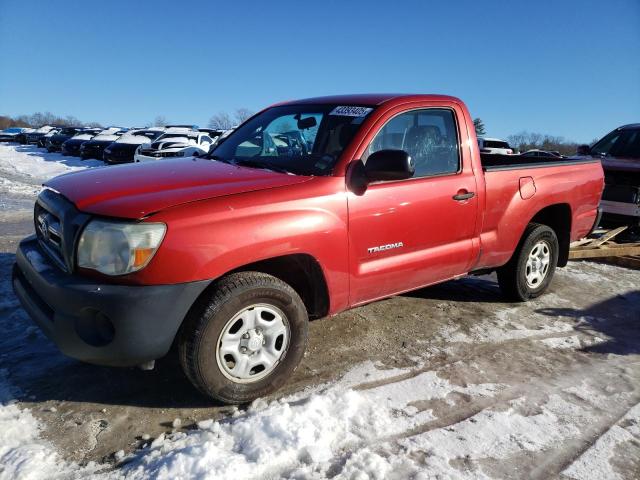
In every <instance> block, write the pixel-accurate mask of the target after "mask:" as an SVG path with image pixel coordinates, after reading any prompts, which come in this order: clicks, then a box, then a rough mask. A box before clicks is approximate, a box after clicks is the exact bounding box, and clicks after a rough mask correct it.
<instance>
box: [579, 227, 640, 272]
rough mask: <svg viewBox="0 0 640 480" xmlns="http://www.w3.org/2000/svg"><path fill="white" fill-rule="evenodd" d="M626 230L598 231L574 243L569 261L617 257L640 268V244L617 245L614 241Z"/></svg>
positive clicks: (619, 228) (622, 228)
mask: <svg viewBox="0 0 640 480" xmlns="http://www.w3.org/2000/svg"><path fill="white" fill-rule="evenodd" d="M626 229H627V227H618V228H616V229H613V230H596V231H595V232H593V234H592V235H591V236H590V237H589V238H584V239H582V240H579V241H577V242H573V243H572V244H571V248H570V249H569V259H570V260H579V259H585V258H608V257H615V258H618V259H622V258H624V259H626V260H624V263H626V264H628V265H629V266H632V265H633V266H634V268H635V267H638V266H640V242H627V243H616V242H615V241H614V239H615V237H616V236H618V235H619V234H621V233H622V232H624V231H625V230H626ZM636 261H637V262H638V264H636ZM616 263H617V262H616Z"/></svg>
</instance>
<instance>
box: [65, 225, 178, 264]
mask: <svg viewBox="0 0 640 480" xmlns="http://www.w3.org/2000/svg"><path fill="white" fill-rule="evenodd" d="M166 230H167V226H166V225H165V224H164V223H124V222H108V221H103V220H93V221H91V222H90V223H89V224H88V225H87V226H86V227H85V229H84V231H83V232H82V235H81V236H80V241H79V242H78V266H79V267H82V268H91V269H93V270H97V271H99V272H101V273H104V274H106V275H125V274H127V273H131V272H136V271H138V270H140V269H142V268H144V267H146V266H147V264H148V263H149V262H150V261H151V259H152V258H153V255H154V254H155V253H156V250H157V249H158V247H159V246H160V243H161V242H162V238H163V237H164V234H165V232H166Z"/></svg>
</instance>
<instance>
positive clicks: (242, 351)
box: [216, 303, 291, 383]
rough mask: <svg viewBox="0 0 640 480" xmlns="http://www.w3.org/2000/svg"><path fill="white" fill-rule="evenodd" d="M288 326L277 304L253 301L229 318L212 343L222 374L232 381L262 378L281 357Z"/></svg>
mask: <svg viewBox="0 0 640 480" xmlns="http://www.w3.org/2000/svg"><path fill="white" fill-rule="evenodd" d="M290 338H291V330H290V328H289V322H288V320H287V317H286V315H285V314H284V313H283V312H282V310H280V309H279V308H277V307H275V306H273V305H267V304H263V303H260V304H255V305H250V306H248V307H245V308H243V309H242V310H240V311H239V312H238V313H236V314H235V315H234V316H233V317H232V318H231V320H229V321H228V322H227V323H226V325H225V326H224V328H223V329H222V332H221V333H220V336H219V338H218V343H217V344H216V360H217V362H218V367H219V368H220V371H221V372H222V374H223V375H224V376H225V377H227V378H228V379H229V380H231V381H233V382H236V383H253V382H257V381H258V380H261V379H263V378H265V377H266V376H267V375H269V374H270V373H271V372H273V370H274V369H275V368H276V367H277V366H278V364H279V363H280V362H281V361H282V359H283V358H284V356H285V354H286V352H287V349H288V348H289V341H290Z"/></svg>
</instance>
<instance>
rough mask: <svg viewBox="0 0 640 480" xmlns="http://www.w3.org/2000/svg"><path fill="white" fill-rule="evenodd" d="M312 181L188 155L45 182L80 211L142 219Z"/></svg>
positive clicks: (90, 170) (301, 177)
mask: <svg viewBox="0 0 640 480" xmlns="http://www.w3.org/2000/svg"><path fill="white" fill-rule="evenodd" d="M309 179H311V177H305V176H298V175H287V174H284V173H277V172H272V171H270V170H261V169H255V168H248V167H238V166H235V165H229V164H226V163H222V162H218V161H214V160H207V159H201V158H193V159H191V158H189V159H170V160H158V161H157V162H149V163H136V164H126V165H118V166H110V167H102V168H95V169H89V170H84V171H82V172H75V173H68V174H66V175H61V176H59V177H56V178H54V179H52V180H49V181H48V182H47V183H45V186H46V187H49V188H52V189H53V190H56V191H58V192H60V193H61V194H62V195H64V196H65V197H66V198H67V199H69V200H70V201H72V202H73V203H74V204H75V205H76V208H78V210H80V211H83V212H87V213H93V214H96V215H105V216H109V217H120V218H134V219H139V218H143V217H145V216H147V215H149V214H152V213H155V212H158V211H160V210H163V209H166V208H169V207H173V206H176V205H180V204H183V203H188V202H195V201H198V200H206V199H209V198H215V197H221V196H225V195H235V194H239V193H245V192H251V191H255V190H264V189H268V188H276V187H282V186H286V185H294V184H297V183H302V182H305V181H307V180H309Z"/></svg>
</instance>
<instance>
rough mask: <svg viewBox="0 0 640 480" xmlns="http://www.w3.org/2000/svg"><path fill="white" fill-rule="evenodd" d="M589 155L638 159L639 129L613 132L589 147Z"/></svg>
mask: <svg viewBox="0 0 640 480" xmlns="http://www.w3.org/2000/svg"><path fill="white" fill-rule="evenodd" d="M591 154H592V155H600V156H605V157H618V158H639V159H640V128H627V129H619V130H614V131H613V132H611V133H610V134H609V135H607V136H606V137H604V138H603V139H602V140H600V141H599V142H598V143H596V144H595V145H594V146H593V147H591Z"/></svg>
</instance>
